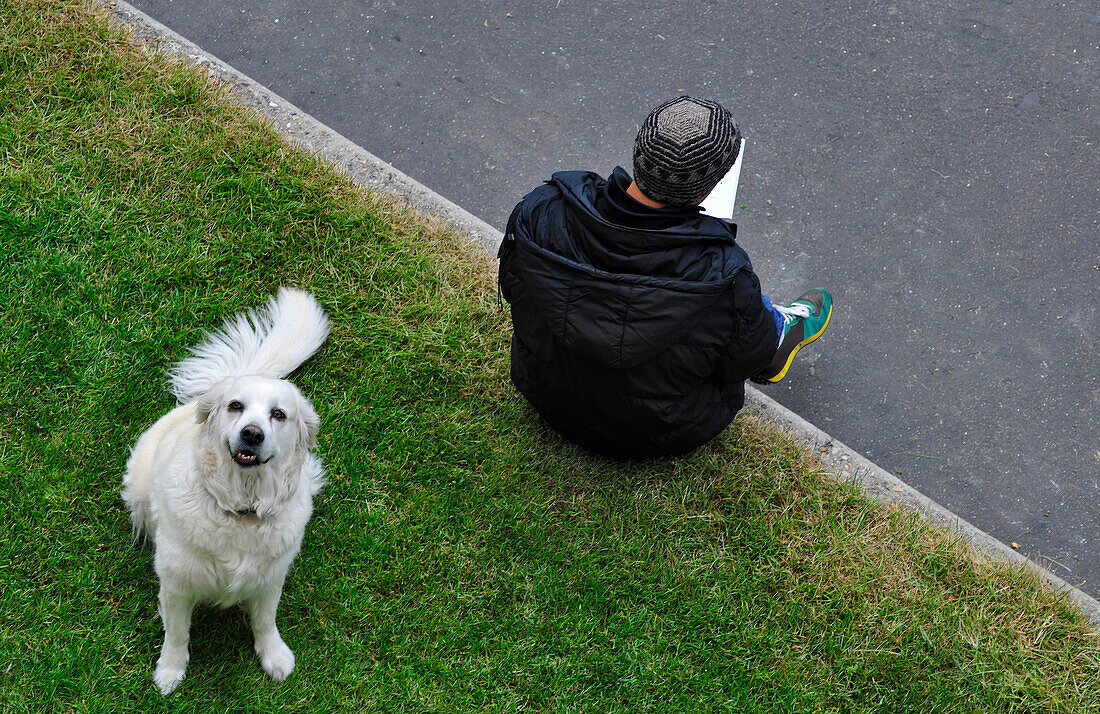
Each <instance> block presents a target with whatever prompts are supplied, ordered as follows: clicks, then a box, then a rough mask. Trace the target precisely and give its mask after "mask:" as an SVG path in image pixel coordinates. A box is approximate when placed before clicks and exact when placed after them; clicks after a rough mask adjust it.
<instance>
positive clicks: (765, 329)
mask: <svg viewBox="0 0 1100 714" xmlns="http://www.w3.org/2000/svg"><path fill="white" fill-rule="evenodd" d="M733 304H734V311H735V312H736V319H737V326H738V331H737V335H738V336H737V339H736V340H735V341H734V344H733V346H732V347H733V349H732V350H731V351H730V353H729V354H728V355H726V364H725V365H724V367H725V369H724V372H725V377H726V379H727V380H728V381H744V380H746V379H748V378H749V377H752V376H753V375H756V374H759V373H760V372H762V371H763V370H764V369H765V368H766V367H767V366H768V365H769V364H771V361H772V358H773V357H774V356H775V351H776V349H777V348H778V345H779V334H778V333H777V332H776V330H775V319H774V318H773V317H772V314H771V312H769V311H768V310H767V309H766V308H765V307H764V301H763V300H762V299H761V297H760V280H759V279H758V278H757V277H756V274H755V273H753V272H752V271H751V270H741V271H739V272H738V273H737V275H736V276H735V277H734V281H733Z"/></svg>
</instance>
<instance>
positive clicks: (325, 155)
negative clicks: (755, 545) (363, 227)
mask: <svg viewBox="0 0 1100 714" xmlns="http://www.w3.org/2000/svg"><path fill="white" fill-rule="evenodd" d="M98 1H99V2H100V4H101V5H102V6H103V7H105V8H107V9H108V10H109V11H110V12H111V13H112V14H113V16H114V17H115V18H116V19H117V20H118V21H120V22H121V23H122V24H123V25H126V26H128V27H129V28H131V29H132V30H133V31H134V33H135V35H136V36H137V37H138V38H140V40H142V42H143V44H144V46H145V47H147V48H151V49H153V50H154V51H160V52H163V53H165V54H167V55H172V56H175V57H178V58H181V59H183V60H185V61H189V62H191V63H193V64H197V65H199V66H201V67H202V68H203V69H205V70H206V71H207V72H209V73H210V74H211V75H212V76H214V77H216V78H217V79H219V80H221V81H222V82H224V83H225V84H226V85H228V86H229V87H230V88H231V89H232V90H233V92H234V94H235V95H236V96H237V97H238V99H239V100H240V102H241V104H243V105H244V106H245V107H247V108H250V109H254V110H256V111H258V112H259V113H261V114H262V115H264V116H266V117H267V118H268V119H270V120H271V122H272V123H273V124H274V126H275V128H276V129H277V130H278V131H279V133H280V134H282V135H283V137H284V138H286V139H287V141H289V142H290V143H292V144H296V145H298V146H300V147H302V148H303V149H305V150H306V151H308V152H309V153H311V154H314V155H316V156H318V157H320V158H322V159H324V160H325V161H327V162H329V163H330V164H332V165H333V166H335V167H336V168H338V169H339V170H340V171H342V172H343V173H345V174H346V175H347V176H349V177H350V178H351V179H352V180H353V181H355V182H356V183H358V184H359V185H361V186H364V187H367V188H370V189H373V190H377V191H383V192H385V193H388V194H390V195H393V196H396V197H398V198H400V199H402V200H404V201H407V202H408V203H409V204H410V205H412V206H413V207H414V208H416V209H417V210H419V211H421V212H423V213H425V214H428V215H429V216H433V217H442V218H443V219H445V220H446V221H448V222H449V223H451V224H453V225H454V226H455V227H456V228H458V229H459V231H460V232H461V233H462V234H464V235H465V236H466V237H467V238H468V239H469V240H470V241H472V242H473V243H475V244H476V245H477V246H479V247H480V248H481V249H482V250H485V251H488V252H490V253H495V251H496V247H497V245H498V244H499V243H500V240H501V238H502V235H501V233H500V231H498V230H496V229H495V228H493V227H492V226H490V225H489V224H488V223H486V222H485V221H482V220H481V219H480V218H478V217H477V216H475V215H473V214H471V213H470V212H468V211H466V210H464V209H462V208H460V207H459V206H457V205H455V204H454V203H452V202H451V201H449V200H447V199H446V198H444V197H443V196H441V195H439V194H438V193H436V192H435V191H432V190H431V189H430V188H428V187H427V186H425V185H423V184H422V183H420V182H419V181H416V180H414V179H413V178H411V177H410V176H408V175H406V174H404V173H402V172H401V171H398V170H397V169H396V168H394V167H393V166H390V165H389V164H387V163H386V162H384V161H382V160H381V159H379V158H378V157H376V156H374V155H373V154H371V153H370V152H368V151H366V150H365V149H363V148H362V147H360V146H359V145H358V144H356V143H355V142H353V141H351V140H349V139H347V138H346V137H344V136H342V135H341V134H340V133H339V132H336V131H334V130H333V129H331V128H330V127H328V126H326V125H325V124H323V123H321V122H320V121H318V120H317V119H315V118H313V117H312V116H310V115H309V114H307V113H305V112H304V111H302V110H301V109H299V108H298V107H296V106H294V105H293V104H291V103H290V102H287V101H286V100H284V99H283V98H282V97H280V96H279V95H278V94H275V93H274V92H272V91H271V90H270V89H268V88H267V87H265V86H263V85H262V84H260V83H258V82H256V81H255V80H253V79H252V78H250V77H248V76H247V75H245V74H243V73H241V72H239V71H237V70H236V69H234V68H233V67H231V66H230V65H228V64H226V63H225V62H223V61H221V60H220V59H218V58H217V57H214V56H212V55H210V54H208V53H206V52H204V51H203V50H202V48H200V47H199V46H198V45H196V44H194V43H193V42H191V41H190V40H188V39H186V38H185V37H183V36H181V35H179V34H177V33H176V32H174V31H173V30H171V29H169V28H168V27H166V26H164V25H162V24H161V23H159V22H157V21H156V20H154V19H153V18H151V17H149V16H148V15H146V14H145V13H143V12H141V11H140V10H138V9H136V8H134V7H133V6H131V5H129V4H128V3H126V2H124V1H123V0H98ZM746 391H747V395H748V398H747V404H746V411H748V412H750V413H753V414H756V415H757V416H760V417H762V418H763V419H765V420H767V421H768V422H770V423H772V424H774V425H776V426H778V427H780V428H781V429H783V430H784V431H786V432H788V433H789V434H791V435H792V436H793V437H794V438H795V439H796V440H798V441H799V442H800V443H802V444H804V445H806V446H808V447H809V448H811V449H813V450H815V451H816V452H818V454H819V455H820V456H821V458H822V460H823V461H824V463H825V464H826V465H827V466H828V467H829V469H830V471H832V472H833V473H834V474H835V475H836V476H837V478H839V479H842V480H846V481H851V482H853V483H855V484H856V485H857V486H858V487H859V488H860V490H861V491H862V492H863V493H864V494H866V495H867V496H868V497H870V498H873V499H875V500H876V501H879V502H881V503H885V504H893V505H897V506H899V507H901V508H904V509H906V510H909V511H914V512H916V513H918V514H920V515H921V516H922V517H924V518H925V519H926V520H927V521H929V522H930V523H931V524H933V525H935V526H939V527H942V528H948V529H950V530H953V531H954V532H956V533H957V534H958V535H959V536H960V537H962V538H965V539H966V540H967V541H969V542H970V543H971V544H973V545H974V546H975V547H977V548H978V549H979V550H981V551H983V552H985V553H986V554H988V555H989V556H990V557H992V558H993V559H994V560H998V561H1002V562H1006V563H1009V564H1012V565H1017V566H1022V567H1025V568H1026V569H1028V570H1029V571H1031V572H1032V573H1034V574H1035V575H1037V576H1038V577H1039V578H1041V579H1042V580H1043V581H1044V582H1046V583H1047V584H1048V585H1049V586H1050V587H1052V588H1053V589H1054V590H1055V591H1057V592H1058V593H1060V594H1061V595H1062V596H1064V597H1065V598H1066V600H1067V601H1069V602H1070V603H1072V604H1073V605H1074V606H1076V607H1077V609H1078V610H1079V611H1080V612H1081V613H1082V614H1083V615H1084V616H1085V617H1086V618H1088V620H1089V621H1090V622H1091V623H1092V625H1093V627H1094V628H1096V629H1098V630H1100V602H1098V601H1097V600H1096V599H1095V598H1093V597H1091V596H1090V595H1088V594H1086V593H1085V592H1083V591H1081V590H1079V589H1078V588H1075V587H1073V586H1072V585H1070V584H1069V583H1067V582H1066V581H1065V580H1063V579H1061V578H1060V577H1058V576H1057V575H1055V574H1054V573H1052V572H1050V571H1049V570H1047V569H1046V568H1043V567H1042V566H1040V565H1039V564H1037V563H1035V562H1034V561H1031V560H1029V559H1028V558H1026V557H1025V556H1023V555H1021V554H1020V553H1018V552H1017V551H1015V550H1013V549H1012V548H1010V547H1009V546H1007V545H1005V544H1004V543H1002V542H1001V541H999V540H997V539H996V538H994V537H992V536H990V535H989V534H988V533H985V532H984V531H982V530H980V529H978V528H976V527H975V526H973V525H971V524H970V523H968V522H967V521H965V520H963V519H962V518H960V517H958V516H957V515H955V514H954V513H952V512H951V511H949V510H947V509H946V508H944V507H943V506H941V505H940V504H938V503H936V502H935V501H933V500H932V499H930V498H928V497H927V496H925V495H923V494H922V493H920V492H919V491H917V490H916V489H914V488H912V487H910V486H909V485H908V484H906V483H905V482H903V481H902V480H901V479H899V478H898V477H896V476H894V475H893V474H891V473H889V472H888V471H886V470H884V469H883V468H881V467H879V466H878V465H876V464H874V463H873V462H871V461H870V460H868V459H866V458H865V457H863V456H861V455H860V454H858V453H856V452H855V451H854V450H852V449H851V448H849V447H848V446H847V445H845V444H843V443H842V442H840V441H837V440H836V439H834V438H832V437H831V436H829V435H828V434H827V433H825V432H824V431H822V430H821V429H819V428H817V427H816V426H814V425H813V424H811V423H810V422H808V421H806V420H805V419H803V418H802V417H800V416H798V415H797V414H795V413H794V412H792V411H791V410H790V409H787V408H786V407H784V406H783V405H781V404H779V403H778V402H776V401H775V400H774V399H772V398H771V397H769V396H767V395H766V394H764V393H763V392H761V391H759V390H757V389H755V388H753V387H751V386H750V387H748V389H747V390H746Z"/></svg>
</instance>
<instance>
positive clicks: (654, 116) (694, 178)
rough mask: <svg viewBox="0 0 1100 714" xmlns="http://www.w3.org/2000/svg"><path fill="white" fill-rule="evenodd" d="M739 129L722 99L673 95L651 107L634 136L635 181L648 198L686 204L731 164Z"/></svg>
mask: <svg viewBox="0 0 1100 714" xmlns="http://www.w3.org/2000/svg"><path fill="white" fill-rule="evenodd" d="M740 150H741V132H740V131H738V130H737V125H736V124H734V122H733V117H732V116H731V115H730V113H729V112H728V111H726V109H725V108H724V107H723V106H722V105H721V104H717V103H715V102H710V101H707V100H706V99H696V98H695V97H687V96H684V97H676V98H675V99H673V100H672V101H668V102H665V103H664V104H662V105H661V106H659V107H657V108H656V109H654V110H653V111H652V112H651V113H650V115H649V116H648V117H646V119H645V121H644V122H642V128H641V129H640V130H639V131H638V137H637V138H636V139H635V140H634V181H635V183H637V184H638V188H640V189H641V190H642V193H644V194H645V195H646V196H648V197H649V198H651V199H653V200H654V201H658V202H660V203H665V204H668V205H670V206H690V205H692V204H694V203H696V202H698V201H699V200H701V199H702V198H704V197H705V196H706V195H707V194H709V193H710V192H711V190H712V189H713V188H714V187H715V186H716V185H717V184H718V182H719V181H720V180H721V179H722V177H723V176H725V174H726V172H727V171H729V169H730V167H731V166H733V162H734V161H735V160H736V159H737V152H738V151H740Z"/></svg>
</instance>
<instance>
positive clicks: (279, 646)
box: [256, 637, 294, 682]
mask: <svg viewBox="0 0 1100 714" xmlns="http://www.w3.org/2000/svg"><path fill="white" fill-rule="evenodd" d="M256 654H258V655H260V664H261V665H263V668H264V671H265V672H267V676H269V677H271V678H272V679H274V680H275V681H276V682H281V681H283V680H284V679H286V678H287V677H289V676H290V673H291V672H293V671H294V652H292V651H291V649H290V648H289V647H287V646H286V643H285V642H283V640H282V638H280V637H275V638H274V639H273V640H271V641H268V642H265V643H264V644H263V645H260V644H259V643H257V644H256Z"/></svg>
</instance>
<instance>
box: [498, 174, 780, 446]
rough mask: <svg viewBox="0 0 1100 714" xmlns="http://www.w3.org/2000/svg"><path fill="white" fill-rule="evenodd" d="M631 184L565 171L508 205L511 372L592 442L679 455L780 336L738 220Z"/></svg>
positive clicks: (709, 426) (553, 415) (716, 421)
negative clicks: (654, 200)
mask: <svg viewBox="0 0 1100 714" xmlns="http://www.w3.org/2000/svg"><path fill="white" fill-rule="evenodd" d="M629 183H630V177H629V175H627V174H626V172H625V171H623V170H622V169H616V170H615V172H614V173H613V174H612V175H611V177H610V178H609V179H608V181H604V180H603V179H602V178H601V177H599V176H598V175H597V174H593V173H588V172H579V171H568V172H560V173H556V174H554V176H553V177H552V178H551V180H550V181H548V182H547V183H546V184H545V185H543V186H540V187H539V188H537V189H535V190H534V191H532V192H531V193H529V194H528V195H527V196H525V197H524V199H523V201H521V202H520V203H519V205H517V206H516V208H515V210H514V211H513V212H512V216H511V218H509V220H508V229H507V232H506V234H505V237H504V242H503V243H502V244H501V247H500V251H499V257H500V287H501V291H502V292H503V294H504V297H505V298H506V299H507V300H508V301H509V302H510V303H511V304H512V322H513V329H514V335H513V340H512V381H513V382H515V384H516V387H517V388H518V389H519V390H520V392H522V393H523V395H524V396H525V397H527V399H528V400H529V401H530V402H531V404H532V406H534V408H535V409H536V410H537V411H538V412H539V413H540V414H541V415H542V416H543V417H544V418H545V419H546V421H547V422H548V423H549V424H550V425H551V426H552V427H553V428H554V429H556V430H557V431H559V432H560V433H561V434H562V435H564V436H565V437H567V438H569V439H571V440H573V441H575V442H577V443H579V444H581V445H582V446H584V447H586V448H588V449H591V450H592V451H596V452H599V453H602V454H606V455H609V456H614V457H620V458H623V457H629V458H641V457H651V456H662V455H669V454H678V453H683V452H687V451H691V450H692V449H694V448H696V447H697V446H699V445H700V444H702V443H704V442H706V441H708V440H709V439H711V438H713V437H714V436H716V435H717V434H718V433H719V432H721V431H722V430H723V429H724V428H725V427H726V426H727V425H728V424H729V423H730V421H731V420H732V419H733V416H734V414H736V413H737V410H738V409H740V408H741V406H742V405H743V404H744V400H745V389H744V380H745V379H746V378H748V377H750V376H751V375H754V374H756V373H758V372H760V371H761V370H762V369H763V368H764V367H765V366H767V365H768V364H769V362H770V361H771V359H772V355H773V354H774V353H775V348H776V342H777V340H778V337H777V335H776V330H775V323H774V321H773V319H772V317H771V314H770V313H768V312H767V311H766V310H765V309H764V306H763V304H762V302H761V299H760V283H759V281H758V280H757V278H756V276H755V275H754V274H753V272H752V266H751V264H750V263H749V258H748V255H746V253H745V251H744V250H742V249H741V248H740V247H739V246H738V245H737V244H736V243H735V242H734V235H735V232H736V226H733V225H732V224H727V223H725V222H723V221H720V220H717V219H715V218H711V217H708V216H704V215H702V214H700V213H699V211H698V209H697V208H694V207H693V208H690V209H677V208H667V209H651V208H647V207H645V206H643V205H642V204H641V203H638V202H637V201H635V200H634V199H633V198H631V197H630V196H629V195H628V194H627V193H626V187H627V186H628V185H629Z"/></svg>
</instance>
